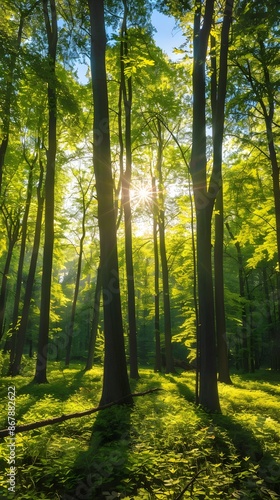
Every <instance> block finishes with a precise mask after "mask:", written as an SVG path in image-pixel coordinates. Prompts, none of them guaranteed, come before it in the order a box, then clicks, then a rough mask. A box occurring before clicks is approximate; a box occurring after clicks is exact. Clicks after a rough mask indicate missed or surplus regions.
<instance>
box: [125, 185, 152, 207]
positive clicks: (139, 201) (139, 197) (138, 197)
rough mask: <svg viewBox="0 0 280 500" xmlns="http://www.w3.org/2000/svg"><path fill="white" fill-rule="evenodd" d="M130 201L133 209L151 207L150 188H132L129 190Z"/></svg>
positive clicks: (143, 186)
mask: <svg viewBox="0 0 280 500" xmlns="http://www.w3.org/2000/svg"><path fill="white" fill-rule="evenodd" d="M130 200H131V202H132V203H133V205H134V206H135V207H136V206H137V207H138V206H140V205H141V206H145V205H151V203H152V201H153V193H152V189H151V187H150V186H149V185H148V184H142V185H141V186H136V185H134V186H132V188H131V190H130Z"/></svg>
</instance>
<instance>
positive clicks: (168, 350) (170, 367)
mask: <svg viewBox="0 0 280 500" xmlns="http://www.w3.org/2000/svg"><path fill="white" fill-rule="evenodd" d="M157 127H158V157H157V166H156V168H157V176H158V181H159V192H158V204H159V209H158V229H159V252H160V260H161V272H162V288H163V311H164V341H165V358H166V367H165V370H166V373H174V372H175V367H174V360H173V355H172V326H171V307H170V294H169V270H168V262H167V256H166V245H165V213H164V197H163V180H162V151H163V138H162V130H161V122H160V121H159V120H158V121H157Z"/></svg>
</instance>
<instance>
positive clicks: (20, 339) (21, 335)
mask: <svg viewBox="0 0 280 500" xmlns="http://www.w3.org/2000/svg"><path fill="white" fill-rule="evenodd" d="M43 179H44V169H43V166H42V163H41V162H40V178H39V183H38V186H37V215H36V225H35V233H34V241H33V249H32V255H31V260H30V266H29V272H28V276H27V282H26V290H25V296H24V301H23V307H22V311H21V320H20V325H19V329H18V333H17V341H16V350H15V357H14V360H13V363H12V365H10V368H9V372H10V373H11V375H12V376H16V375H18V374H19V371H20V363H21V358H22V355H23V349H24V343H25V338H26V331H27V324H28V317H29V310H30V304H31V299H32V291H33V284H34V278H35V273H36V266H37V260H38V254H39V249H40V239H41V230H42V219H43V208H44V196H42V186H43ZM31 343H32V339H31ZM31 345H32V344H31Z"/></svg>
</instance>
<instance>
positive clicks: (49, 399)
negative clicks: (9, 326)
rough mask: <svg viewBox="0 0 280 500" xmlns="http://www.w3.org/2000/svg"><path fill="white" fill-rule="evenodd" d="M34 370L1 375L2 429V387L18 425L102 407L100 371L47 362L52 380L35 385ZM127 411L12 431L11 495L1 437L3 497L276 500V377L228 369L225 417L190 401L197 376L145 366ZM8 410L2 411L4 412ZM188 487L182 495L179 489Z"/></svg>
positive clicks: (3, 422)
mask: <svg viewBox="0 0 280 500" xmlns="http://www.w3.org/2000/svg"><path fill="white" fill-rule="evenodd" d="M33 371H34V366H33V365H32V364H31V362H28V361H27V363H26V366H25V368H24V371H23V375H22V376H18V377H16V378H13V379H11V378H10V377H2V378H1V380H0V396H1V401H2V402H4V404H1V407H2V410H1V416H0V427H1V428H6V427H7V407H8V399H7V393H8V387H11V386H15V388H16V400H15V401H16V421H17V424H18V425H19V424H23V423H29V422H34V421H39V420H43V419H46V418H51V417H55V416H60V415H62V414H67V413H74V412H77V411H83V410H86V409H89V408H91V407H94V406H98V402H99V398H100V394H101V378H102V369H101V367H95V368H93V369H92V370H91V371H89V372H86V373H85V372H84V371H83V366H82V365H81V364H78V363H76V364H72V365H71V366H70V368H69V369H65V368H64V367H63V364H61V363H50V365H49V384H44V385H39V386H38V385H37V386H36V385H33V384H32V383H31V382H32V374H33ZM140 374H141V378H140V379H139V380H138V381H132V382H131V387H132V390H133V392H139V391H145V390H147V389H151V388H154V387H160V388H161V389H162V391H160V392H155V393H151V394H147V395H145V396H143V397H138V398H135V405H134V407H133V408H128V407H124V406H114V407H112V408H110V409H107V410H104V411H101V412H98V413H95V414H93V415H90V416H87V417H82V418H76V419H72V420H68V421H67V422H64V423H61V424H55V425H50V426H47V427H42V428H40V429H35V430H32V431H28V432H24V433H21V434H17V436H16V458H15V460H16V468H17V469H16V493H15V494H12V495H11V496H9V493H8V489H7V488H8V486H9V484H11V483H9V482H8V479H9V476H8V474H9V471H10V465H9V463H8V460H9V458H11V454H10V453H11V448H10V447H9V446H8V445H9V442H10V441H9V437H8V438H4V439H2V440H1V450H0V453H1V455H0V456H1V459H0V470H1V471H2V472H1V477H0V486H1V493H0V498H1V499H9V498H15V499H20V500H25V499H26V500H29V499H34V500H39V499H44V500H56V499H57V500H58V499H59V500H82V499H83V500H86V499H92V500H99V499H100V500H116V499H118V498H122V499H126V500H129V499H144V500H145V499H146V500H148V499H150V500H153V499H163V500H179V499H188V498H191V499H194V500H196V499H201V500H202V499H213V500H218V499H219V498H221V499H244V500H245V499H254V500H257V499H276V498H280V444H279V443H280V373H272V372H271V371H269V370H262V371H259V372H256V373H255V374H250V375H241V374H233V375H232V380H233V382H234V385H233V386H227V385H224V384H220V385H219V393H220V400H221V407H222V415H219V414H214V415H213V414H211V415H210V414H207V413H205V412H204V411H203V410H202V409H201V408H199V407H196V406H195V404H194V383H195V374H194V373H192V372H182V373H180V374H177V375H164V374H155V373H154V372H153V371H152V370H151V369H147V368H142V369H141V371H140ZM5 406H6V408H5ZM183 491H184V493H183Z"/></svg>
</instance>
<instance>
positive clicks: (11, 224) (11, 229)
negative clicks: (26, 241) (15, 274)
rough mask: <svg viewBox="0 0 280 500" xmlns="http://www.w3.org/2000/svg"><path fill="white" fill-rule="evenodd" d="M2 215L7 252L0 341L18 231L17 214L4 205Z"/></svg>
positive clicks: (0, 306) (0, 295)
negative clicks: (6, 235)
mask: <svg viewBox="0 0 280 500" xmlns="http://www.w3.org/2000/svg"><path fill="white" fill-rule="evenodd" d="M2 213H3V215H4V219H5V225H6V229H7V234H8V250H7V256H6V261H5V265H4V269H3V275H2V283H1V288H0V340H1V338H2V337H3V335H4V324H5V322H4V318H5V307H6V293H7V283H8V275H9V270H10V264H11V259H12V255H13V249H14V246H15V244H16V242H17V239H18V236H19V230H20V217H19V213H15V214H14V215H13V213H12V211H11V212H9V211H8V210H7V209H6V207H5V205H3V206H2Z"/></svg>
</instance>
